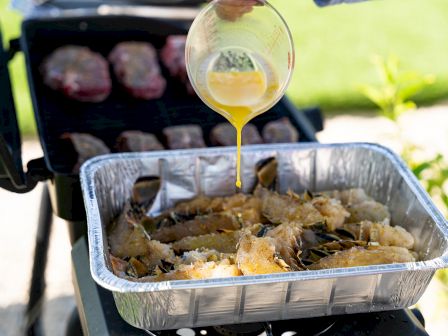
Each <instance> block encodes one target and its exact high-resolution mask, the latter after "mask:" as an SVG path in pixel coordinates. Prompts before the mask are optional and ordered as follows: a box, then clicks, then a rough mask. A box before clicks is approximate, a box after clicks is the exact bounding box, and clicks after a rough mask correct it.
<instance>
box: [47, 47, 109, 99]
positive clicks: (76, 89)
mask: <svg viewBox="0 0 448 336" xmlns="http://www.w3.org/2000/svg"><path fill="white" fill-rule="evenodd" d="M41 71H42V74H43V77H44V83H45V84H46V85H48V86H49V87H51V88H52V89H53V90H57V91H60V92H62V93H63V94H64V95H65V96H67V97H69V98H71V99H75V100H79V101H82V102H101V101H103V100H105V99H106V98H107V96H109V94H110V91H111V87H112V83H111V79H110V75H109V66H108V64H107V61H106V60H105V59H104V58H103V56H101V55H100V54H98V53H95V52H93V51H91V50H90V49H89V48H86V47H81V46H74V45H67V46H63V47H60V48H58V49H56V50H55V51H53V53H51V54H50V55H49V56H48V57H47V58H46V59H45V60H44V62H43V64H42V66H41Z"/></svg>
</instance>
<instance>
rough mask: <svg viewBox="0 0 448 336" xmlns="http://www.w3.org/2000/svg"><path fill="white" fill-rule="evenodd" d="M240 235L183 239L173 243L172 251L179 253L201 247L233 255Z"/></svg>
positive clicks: (234, 233) (214, 235) (236, 232)
mask: <svg viewBox="0 0 448 336" xmlns="http://www.w3.org/2000/svg"><path fill="white" fill-rule="evenodd" d="M240 234H241V233H240V231H231V232H223V233H209V234H206V235H201V236H189V237H184V238H182V239H181V240H178V241H176V242H174V243H173V249H174V251H176V252H177V253H179V252H181V251H190V250H196V249H198V248H201V247H203V248H208V249H215V250H217V251H219V252H224V253H235V252H236V245H237V244H238V241H239V239H240Z"/></svg>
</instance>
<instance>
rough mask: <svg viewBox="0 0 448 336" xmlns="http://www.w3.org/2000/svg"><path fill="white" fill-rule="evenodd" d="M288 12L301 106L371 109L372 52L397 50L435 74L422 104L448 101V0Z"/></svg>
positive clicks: (284, 0) (23, 119)
mask: <svg viewBox="0 0 448 336" xmlns="http://www.w3.org/2000/svg"><path fill="white" fill-rule="evenodd" d="M8 2H9V1H7V0H0V23H1V28H2V31H3V34H4V36H3V39H4V41H7V40H8V39H10V38H13V37H17V36H19V34H20V28H19V25H20V16H19V15H18V14H15V13H13V12H11V11H9V10H6V6H7V3H8ZM271 2H272V4H273V5H274V6H276V7H277V8H278V9H279V11H280V12H281V13H282V14H283V15H284V16H285V18H286V20H287V22H288V24H289V25H290V27H291V30H292V33H293V36H294V41H295V44H296V51H297V57H296V70H295V73H294V78H293V80H292V83H291V86H290V88H289V90H288V94H289V96H290V97H291V98H292V99H293V101H294V102H295V103H296V104H297V105H299V106H307V105H320V106H321V107H323V109H324V110H325V111H327V112H328V111H329V112H331V111H334V110H336V111H349V110H353V109H360V108H372V105H371V104H370V103H369V102H368V101H367V100H366V99H365V98H364V97H362V96H361V95H360V94H359V93H358V92H357V90H356V88H357V86H358V85H359V84H365V83H373V84H374V83H375V82H376V80H377V79H376V74H375V72H374V68H373V66H372V65H371V63H370V57H371V56H372V55H374V54H380V55H383V56H387V55H389V54H396V55H397V56H398V57H399V58H400V59H401V60H402V63H403V66H404V67H405V68H409V69H412V70H417V71H419V72H422V73H425V74H434V75H436V76H437V82H436V83H435V84H434V85H432V86H431V87H430V89H427V90H426V91H424V92H422V94H420V95H419V96H418V97H417V99H416V102H417V103H418V104H431V103H433V102H435V101H437V100H438V99H443V98H448V43H447V41H446V36H448V20H446V18H447V17H448V1H446V0H407V1H402V0H383V1H369V2H365V3H359V4H356V5H341V6H333V7H327V8H318V7H317V6H315V5H314V3H313V1H312V0H295V1H292V0H271ZM10 70H11V72H12V81H13V84H14V97H15V101H16V105H17V110H18V111H19V123H20V127H21V129H22V131H23V132H24V133H25V134H30V133H33V132H35V125H34V119H33V117H32V107H31V103H30V98H29V92H28V87H27V84H26V76H25V67H24V61H23V56H22V55H17V56H16V57H15V58H14V60H13V61H12V63H11V65H10Z"/></svg>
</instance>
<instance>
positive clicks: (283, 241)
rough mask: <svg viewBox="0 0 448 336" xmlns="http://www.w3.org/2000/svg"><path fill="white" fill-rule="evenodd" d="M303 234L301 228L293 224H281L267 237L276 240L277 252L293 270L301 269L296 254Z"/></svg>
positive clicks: (267, 234)
mask: <svg viewBox="0 0 448 336" xmlns="http://www.w3.org/2000/svg"><path fill="white" fill-rule="evenodd" d="M301 234H302V228H301V226H300V225H297V224H291V223H285V224H280V225H278V226H277V227H275V228H274V229H272V230H270V231H268V232H267V233H266V237H271V238H273V239H274V245H275V251H277V252H278V253H279V254H280V256H281V257H282V259H283V260H284V261H285V262H286V263H287V264H288V266H289V267H291V269H293V270H297V269H299V266H298V264H297V259H296V254H297V251H298V250H299V244H298V242H297V240H298V239H300V235H301Z"/></svg>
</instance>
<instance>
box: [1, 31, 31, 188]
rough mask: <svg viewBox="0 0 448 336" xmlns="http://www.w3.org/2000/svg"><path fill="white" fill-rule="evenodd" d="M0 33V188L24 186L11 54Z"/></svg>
mask: <svg viewBox="0 0 448 336" xmlns="http://www.w3.org/2000/svg"><path fill="white" fill-rule="evenodd" d="M2 41H3V39H2V34H1V31H0V88H1V90H0V102H2V103H1V104H0V186H5V187H7V186H9V188H7V189H10V188H11V187H17V188H20V186H21V185H23V184H24V180H25V178H24V174H23V168H22V159H21V146H20V143H21V141H20V133H19V127H18V124H17V119H16V110H15V105H14V100H13V95H12V90H11V81H10V76H9V71H8V61H9V58H10V53H9V52H7V51H6V50H5V49H4V48H3V43H2Z"/></svg>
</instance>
